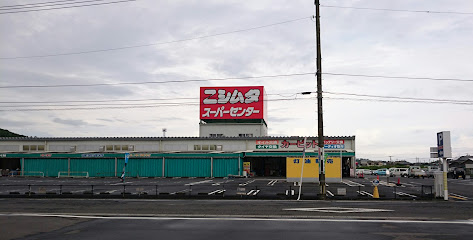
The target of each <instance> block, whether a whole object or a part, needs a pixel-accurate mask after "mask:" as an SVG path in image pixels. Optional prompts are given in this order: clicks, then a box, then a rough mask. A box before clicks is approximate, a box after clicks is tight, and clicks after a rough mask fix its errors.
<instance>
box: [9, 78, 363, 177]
mask: <svg viewBox="0 0 473 240" xmlns="http://www.w3.org/2000/svg"><path fill="white" fill-rule="evenodd" d="M199 132H200V133H199V137H120V138H113V137H112V138H107V137H99V138H87V137H86V138H37V137H34V138H32V137H26V138H0V169H2V172H3V173H5V172H6V169H8V171H9V172H13V171H14V170H16V169H18V170H19V171H18V172H17V174H19V175H35V176H36V175H44V176H47V177H58V176H61V175H67V176H73V175H77V176H80V175H88V176H89V177H117V176H120V173H121V171H122V169H123V165H124V157H125V153H130V155H129V161H128V165H127V170H126V171H127V175H128V176H132V177H227V176H232V175H233V176H242V175H243V174H244V166H245V168H246V167H248V168H249V169H248V174H251V175H253V176H255V177H270V176H272V177H286V169H287V168H288V165H287V164H288V163H287V160H288V158H290V157H301V156H302V150H303V148H304V143H303V137H298V136H291V137H272V136H267V122H266V105H265V94H264V88H263V87H261V86H260V87H211V88H201V106H200V124H199ZM306 149H307V150H306V156H308V157H317V156H318V151H319V149H318V144H317V137H308V138H307V142H306ZM324 150H325V156H328V157H330V156H333V157H334V158H335V157H336V158H339V159H340V161H341V162H340V168H341V169H340V172H341V176H350V175H351V176H353V175H354V168H355V159H356V158H355V137H354V136H343V137H325V146H324ZM329 164H330V163H329Z"/></svg>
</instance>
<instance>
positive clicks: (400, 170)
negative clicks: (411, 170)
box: [389, 168, 408, 177]
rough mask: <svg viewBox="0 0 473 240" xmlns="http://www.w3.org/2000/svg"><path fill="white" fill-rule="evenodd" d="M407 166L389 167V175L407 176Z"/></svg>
mask: <svg viewBox="0 0 473 240" xmlns="http://www.w3.org/2000/svg"><path fill="white" fill-rule="evenodd" d="M407 172H408V168H390V169H389V176H391V177H407Z"/></svg>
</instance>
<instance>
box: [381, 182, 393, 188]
mask: <svg viewBox="0 0 473 240" xmlns="http://www.w3.org/2000/svg"><path fill="white" fill-rule="evenodd" d="M379 184H381V185H385V186H388V187H394V186H396V184H394V183H388V182H385V181H379Z"/></svg>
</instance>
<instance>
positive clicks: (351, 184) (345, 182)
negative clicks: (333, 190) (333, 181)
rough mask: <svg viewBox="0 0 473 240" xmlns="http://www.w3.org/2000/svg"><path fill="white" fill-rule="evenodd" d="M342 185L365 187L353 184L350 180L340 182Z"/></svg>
mask: <svg viewBox="0 0 473 240" xmlns="http://www.w3.org/2000/svg"><path fill="white" fill-rule="evenodd" d="M342 183H344V184H346V185H348V186H349V187H364V186H365V185H363V184H360V183H357V182H353V181H350V180H342Z"/></svg>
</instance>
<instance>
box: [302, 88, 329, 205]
mask: <svg viewBox="0 0 473 240" xmlns="http://www.w3.org/2000/svg"><path fill="white" fill-rule="evenodd" d="M317 80H318V81H317V82H318V84H317V92H301V93H300V94H302V95H310V94H311V93H317V108H318V111H317V116H318V137H317V138H318V147H319V162H320V173H319V182H320V194H321V195H320V197H321V198H322V199H325V194H326V189H325V162H324V146H325V144H324V126H323V112H322V86H321V84H322V83H321V82H320V85H319V79H317Z"/></svg>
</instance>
